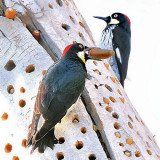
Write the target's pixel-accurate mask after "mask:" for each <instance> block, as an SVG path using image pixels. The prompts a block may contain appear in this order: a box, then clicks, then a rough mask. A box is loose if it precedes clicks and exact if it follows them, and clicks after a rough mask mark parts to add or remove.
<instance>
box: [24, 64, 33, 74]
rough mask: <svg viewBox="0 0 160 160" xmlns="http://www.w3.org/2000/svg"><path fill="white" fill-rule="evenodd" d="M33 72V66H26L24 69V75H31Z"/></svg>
mask: <svg viewBox="0 0 160 160" xmlns="http://www.w3.org/2000/svg"><path fill="white" fill-rule="evenodd" d="M34 70H35V66H34V64H30V65H28V66H27V67H26V69H25V71H26V73H31V72H33V71H34Z"/></svg>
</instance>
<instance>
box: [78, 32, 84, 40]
mask: <svg viewBox="0 0 160 160" xmlns="http://www.w3.org/2000/svg"><path fill="white" fill-rule="evenodd" d="M78 35H79V36H80V37H81V38H82V40H83V41H84V40H85V38H84V35H83V34H82V33H81V32H79V33H78Z"/></svg>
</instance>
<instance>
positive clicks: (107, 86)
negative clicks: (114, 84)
mask: <svg viewBox="0 0 160 160" xmlns="http://www.w3.org/2000/svg"><path fill="white" fill-rule="evenodd" d="M105 87H106V88H107V89H108V90H109V91H110V92H112V91H113V90H112V88H111V87H110V86H109V85H107V84H105Z"/></svg>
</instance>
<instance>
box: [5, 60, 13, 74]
mask: <svg viewBox="0 0 160 160" xmlns="http://www.w3.org/2000/svg"><path fill="white" fill-rule="evenodd" d="M15 67H16V65H15V63H14V61H13V60H9V61H8V62H7V63H6V65H5V66H4V68H5V69H6V70H7V71H11V70H13V69H14V68H15Z"/></svg>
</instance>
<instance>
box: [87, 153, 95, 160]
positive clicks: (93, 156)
mask: <svg viewBox="0 0 160 160" xmlns="http://www.w3.org/2000/svg"><path fill="white" fill-rule="evenodd" d="M88 159H89V160H95V159H96V156H95V154H90V155H89V157H88Z"/></svg>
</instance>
